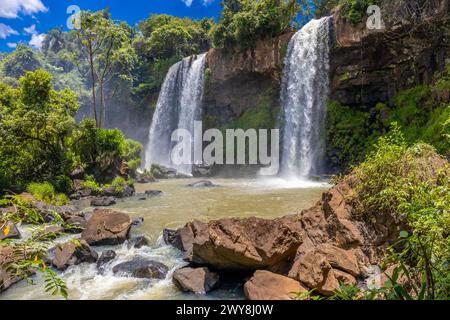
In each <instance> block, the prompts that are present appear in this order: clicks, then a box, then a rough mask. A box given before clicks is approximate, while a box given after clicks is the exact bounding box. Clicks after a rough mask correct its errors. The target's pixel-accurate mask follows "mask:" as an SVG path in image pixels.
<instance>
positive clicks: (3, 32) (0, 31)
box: [0, 23, 19, 39]
mask: <svg viewBox="0 0 450 320" xmlns="http://www.w3.org/2000/svg"><path fill="white" fill-rule="evenodd" d="M18 34H19V33H18V32H17V31H16V30H14V29H13V28H11V27H10V26H7V25H6V24H4V23H0V39H6V38H7V37H9V36H10V35H18Z"/></svg>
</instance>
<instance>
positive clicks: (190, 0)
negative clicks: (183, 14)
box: [181, 0, 214, 7]
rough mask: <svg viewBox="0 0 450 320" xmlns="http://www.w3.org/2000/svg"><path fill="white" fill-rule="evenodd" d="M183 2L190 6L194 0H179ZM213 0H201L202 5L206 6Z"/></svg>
mask: <svg viewBox="0 0 450 320" xmlns="http://www.w3.org/2000/svg"><path fill="white" fill-rule="evenodd" d="M181 1H183V2H184V4H185V5H186V6H188V7H190V6H191V5H192V2H194V0H181ZM213 1H214V0H202V2H203V5H204V6H207V5H209V4H211V3H212V2H213Z"/></svg>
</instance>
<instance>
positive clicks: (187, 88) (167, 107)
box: [145, 53, 206, 174]
mask: <svg viewBox="0 0 450 320" xmlns="http://www.w3.org/2000/svg"><path fill="white" fill-rule="evenodd" d="M205 61H206V53H205V54H201V55H197V56H191V57H188V58H184V59H183V60H182V61H180V62H178V63H176V64H174V65H173V66H172V67H171V68H170V69H169V72H168V73H167V75H166V78H165V80H164V83H163V85H162V87H161V91H160V93H159V98H158V102H157V104H156V110H155V113H154V115H153V120H152V123H151V125H150V131H149V140H148V144H147V147H146V149H145V168H146V169H150V168H151V166H152V164H158V165H163V166H166V167H169V168H173V169H176V170H177V172H179V173H182V174H191V172H192V165H178V166H177V165H175V164H172V163H171V160H170V153H171V150H172V147H173V146H174V142H172V141H171V135H172V132H173V131H174V130H176V129H186V130H188V131H189V132H191V134H193V131H194V121H199V120H201V117H202V108H201V102H202V97H203V88H204V73H205ZM192 150H193V148H192Z"/></svg>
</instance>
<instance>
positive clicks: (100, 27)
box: [74, 11, 134, 127]
mask: <svg viewBox="0 0 450 320" xmlns="http://www.w3.org/2000/svg"><path fill="white" fill-rule="evenodd" d="M74 32H75V34H76V36H77V38H78V40H79V43H80V48H81V51H80V52H79V53H78V56H77V59H76V60H77V61H78V62H79V61H81V59H86V58H87V60H88V72H87V73H86V72H84V74H83V76H85V77H87V78H88V83H89V85H90V88H91V94H92V113H93V115H94V118H95V122H96V125H97V127H102V126H104V124H105V119H106V88H107V85H108V83H109V82H110V81H111V80H113V79H122V78H126V77H129V74H130V70H131V68H132V66H133V61H134V58H133V57H134V51H133V47H132V46H131V29H130V28H129V27H128V26H127V25H126V24H123V23H121V24H116V23H115V22H114V21H113V20H112V19H111V18H110V16H109V13H108V12H107V11H98V12H94V13H92V12H82V13H81V28H80V29H79V30H75V31H74ZM79 70H80V72H82V73H83V71H82V70H81V68H79ZM98 95H99V97H98ZM98 109H99V110H98Z"/></svg>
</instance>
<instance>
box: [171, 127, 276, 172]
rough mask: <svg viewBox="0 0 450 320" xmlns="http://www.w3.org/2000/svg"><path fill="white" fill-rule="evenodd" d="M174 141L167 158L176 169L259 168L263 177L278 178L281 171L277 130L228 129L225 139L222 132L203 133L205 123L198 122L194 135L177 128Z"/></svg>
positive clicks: (217, 130)
mask: <svg viewBox="0 0 450 320" xmlns="http://www.w3.org/2000/svg"><path fill="white" fill-rule="evenodd" d="M269 132H270V133H269ZM171 142H172V144H173V147H172V148H171V151H170V154H169V155H168V156H169V158H170V159H169V163H170V165H171V166H173V167H180V166H183V165H189V166H192V165H206V166H212V165H224V164H227V165H236V164H237V165H260V166H262V168H261V169H260V171H259V174H260V175H262V176H275V175H277V174H278V171H279V168H280V160H279V157H280V156H279V154H280V134H279V130H278V129H271V130H268V129H259V130H256V129H248V130H246V131H244V130H242V129H227V130H225V138H224V135H223V133H222V131H220V130H219V129H208V130H206V131H205V132H204V133H203V123H202V122H201V121H195V122H194V130H193V134H192V133H191V131H189V130H187V129H176V130H175V131H173V133H172V135H171Z"/></svg>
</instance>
